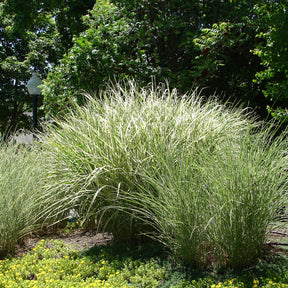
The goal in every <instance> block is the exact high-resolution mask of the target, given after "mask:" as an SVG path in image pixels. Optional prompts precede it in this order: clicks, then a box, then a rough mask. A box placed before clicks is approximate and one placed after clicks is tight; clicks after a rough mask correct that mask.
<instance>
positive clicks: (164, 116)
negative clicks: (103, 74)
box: [41, 82, 287, 268]
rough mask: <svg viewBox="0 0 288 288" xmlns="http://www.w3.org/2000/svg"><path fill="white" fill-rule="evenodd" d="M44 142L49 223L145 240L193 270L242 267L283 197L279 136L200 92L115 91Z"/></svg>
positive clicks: (51, 130)
mask: <svg viewBox="0 0 288 288" xmlns="http://www.w3.org/2000/svg"><path fill="white" fill-rule="evenodd" d="M41 141H42V142H43V149H44V151H45V153H46V156H45V157H46V159H49V165H50V168H49V169H48V171H47V173H48V175H49V177H48V178H49V179H48V185H47V187H46V189H47V195H49V197H51V199H50V200H51V203H53V202H54V203H56V204H55V205H54V206H53V205H52V206H51V207H49V209H47V216H49V217H51V216H53V215H58V216H61V215H65V213H67V211H68V210H69V209H71V208H76V209H77V210H78V212H79V214H80V215H81V216H83V217H84V218H85V217H86V219H91V217H94V218H95V221H97V222H98V223H101V224H102V225H103V226H104V229H106V230H107V231H110V232H112V233H113V235H114V237H115V239H118V240H121V241H124V240H131V239H132V238H133V237H135V236H137V235H138V234H141V233H142V234H146V235H148V236H150V237H153V238H155V239H157V240H159V241H160V242H161V243H163V244H164V245H166V246H167V247H169V248H170V249H171V251H172V253H173V255H174V257H175V258H177V259H179V260H181V261H184V262H186V263H187V264H189V265H192V266H196V267H198V268H204V267H207V266H210V265H213V266H215V265H216V266H220V267H225V266H232V267H234V268H236V267H237V268H238V267H243V266H247V265H249V264H250V263H251V261H253V260H254V259H255V257H257V256H259V255H260V254H261V251H262V246H263V243H264V240H265V233H266V229H267V226H268V224H269V221H271V219H272V218H273V215H274V213H275V211H276V209H277V208H278V207H280V206H281V205H283V201H284V200H285V198H286V184H287V179H286V178H287V177H286V174H285V173H286V172H285V171H286V169H287V167H286V166H287V155H286V148H287V142H286V139H285V134H284V133H282V134H281V135H280V136H278V138H277V137H276V136H275V135H274V134H273V125H272V124H271V125H270V124H269V125H261V124H260V123H256V122H255V121H254V120H253V119H251V117H250V116H249V115H248V114H247V113H246V112H245V111H243V110H239V109H235V108H233V107H231V106H230V107H227V106H224V105H220V104H219V103H218V102H217V101H216V100H215V99H212V100H211V99H210V100H208V101H202V99H201V98H200V96H199V95H197V92H192V93H190V94H189V95H178V94H177V91H176V90H172V91H170V90H169V89H168V88H166V87H165V86H158V87H154V86H151V87H148V88H145V89H140V88H138V87H137V86H135V83H133V82H130V83H129V85H128V86H127V85H126V86H120V85H118V86H114V87H111V88H110V89H107V90H106V91H104V92H103V93H102V94H101V97H100V99H99V98H98V99H94V98H93V97H91V96H87V105H86V106H85V107H75V109H74V110H73V112H72V113H71V114H70V115H69V116H67V118H66V119H65V121H63V122H57V123H56V125H52V126H51V127H48V128H47V131H46V133H45V134H44V135H43V137H42V140H41ZM47 161H48V160H47ZM52 198H53V199H54V200H53V199H52ZM52 200H53V201H52Z"/></svg>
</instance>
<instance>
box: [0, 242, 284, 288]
mask: <svg viewBox="0 0 288 288" xmlns="http://www.w3.org/2000/svg"><path fill="white" fill-rule="evenodd" d="M154 244H155V243H154ZM154 244H151V243H150V244H145V245H142V246H137V245H136V246H135V245H134V246H133V245H115V244H111V245H102V246H94V247H93V248H92V249H87V250H82V251H76V250H75V249H74V247H73V246H67V245H65V242H64V241H63V240H62V241H59V240H53V239H51V240H41V241H39V242H38V244H37V245H36V247H34V248H33V249H32V250H31V251H30V252H29V253H27V254H26V255H23V256H22V257H18V258H11V259H5V260H2V261H0V287H5V288H14V287H15V288H16V287H23V288H26V287H27V288H28V287H39V288H41V287H51V288H60V287H98V288H100V287H101V288H102V287H107V288H108V287H109V288H119V287H121V288H128V287H135V288H136V287H147V288H149V287H151V288H152V287H153V288H156V287H159V288H165V287H166V288H168V287H171V288H192V287H199V288H205V287H210V288H224V287H226V288H236V287H239V288H242V287H243V288H246V287H247V288H248V287H253V288H257V287H267V288H268V287H269V288H270V287H271V288H272V287H287V286H288V272H287V271H288V270H287V268H288V262H287V258H286V257H280V256H279V255H278V256H276V257H275V256H274V257H273V259H272V258H271V259H269V261H268V259H267V260H264V259H263V260H262V261H259V263H258V265H256V266H255V267H250V269H249V270H247V271H242V272H238V273H236V272H231V271H230V272H228V273H226V274H215V273H200V272H199V271H196V270H192V269H189V268H187V267H184V266H179V265H177V266H176V265H174V264H175V263H174V264H173V262H172V263H171V261H169V258H167V254H163V251H162V252H161V253H160V254H159V253H156V254H154V255H153V253H151V250H152V251H153V250H154V249H155V248H157V246H158V245H156V246H155V247H154V248H153V245H154Z"/></svg>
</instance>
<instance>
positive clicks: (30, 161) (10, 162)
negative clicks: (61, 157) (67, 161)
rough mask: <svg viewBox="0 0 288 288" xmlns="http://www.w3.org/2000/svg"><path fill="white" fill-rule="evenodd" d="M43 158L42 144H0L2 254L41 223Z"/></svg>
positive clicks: (0, 252) (12, 247)
mask: <svg viewBox="0 0 288 288" xmlns="http://www.w3.org/2000/svg"><path fill="white" fill-rule="evenodd" d="M42 167H43V159H42V158H41V154H40V153H39V150H38V148H35V147H34V146H32V145H30V146H29V147H24V146H20V145H17V144H14V143H12V142H9V143H6V144H5V143H2V144H1V147H0V195H1V197H0V255H1V257H3V256H6V255H7V254H8V253H9V252H13V251H14V249H15V245H16V244H17V243H18V241H19V240H20V238H21V237H23V236H24V235H25V234H26V233H27V232H29V231H30V229H32V228H33V227H34V225H36V224H37V223H38V219H37V217H38V216H37V215H39V214H40V213H41V209H42V207H41V206H42V205H44V203H40V202H39V198H40V197H41V193H42V190H41V189H40V185H41V180H40V179H44V178H43V174H42V173H43V171H42Z"/></svg>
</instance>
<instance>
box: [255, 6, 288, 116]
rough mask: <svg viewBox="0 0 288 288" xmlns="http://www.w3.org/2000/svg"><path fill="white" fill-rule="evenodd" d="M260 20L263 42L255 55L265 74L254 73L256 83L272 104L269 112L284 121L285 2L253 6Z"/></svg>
mask: <svg viewBox="0 0 288 288" xmlns="http://www.w3.org/2000/svg"><path fill="white" fill-rule="evenodd" d="M255 12H256V13H257V15H258V17H259V20H258V21H259V27H260V29H259V33H258V35H257V36H258V38H259V39H261V40H262V41H261V42H260V43H259V45H258V46H257V48H256V49H255V50H254V54H256V55H257V56H259V57H260V58H261V60H262V65H263V68H264V70H263V71H259V72H257V73H256V80H255V82H256V83H264V91H263V93H264V95H265V97H266V98H267V99H268V100H270V101H271V103H272V105H271V107H268V110H269V112H271V114H272V116H273V117H274V118H276V119H279V120H282V121H287V120H288V113H287V110H286V107H287V104H288V92H287V91H288V14H287V5H286V4H284V1H277V2H276V1H275V2H274V1H272V2H271V1H267V3H265V4H262V5H261V4H259V5H257V6H255Z"/></svg>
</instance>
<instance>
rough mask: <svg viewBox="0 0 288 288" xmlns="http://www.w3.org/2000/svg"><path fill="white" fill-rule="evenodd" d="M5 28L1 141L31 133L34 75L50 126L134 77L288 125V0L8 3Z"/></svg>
mask: <svg viewBox="0 0 288 288" xmlns="http://www.w3.org/2000/svg"><path fill="white" fill-rule="evenodd" d="M24 10H25V13H23V11H24ZM0 23H1V29H0V37H1V45H0V63H1V64H0V70H1V73H0V75H1V76H0V83H1V86H0V93H1V98H0V110H1V111H0V112H1V113H0V131H1V132H2V133H3V132H4V131H6V132H7V131H12V130H13V129H15V128H16V127H18V128H20V127H22V126H25V125H26V126H27V127H30V126H31V120H30V122H29V121H28V120H29V119H30V118H29V117H27V116H25V114H23V112H24V111H26V110H29V109H30V110H31V103H30V102H31V99H30V98H29V96H28V95H27V92H26V88H25V83H26V82H27V79H28V78H29V77H30V75H31V69H35V70H37V71H38V72H39V74H40V75H41V77H42V78H43V79H46V80H45V81H44V86H43V93H42V94H43V97H44V102H43V105H42V106H41V109H42V110H41V112H42V116H44V115H46V118H47V117H49V116H50V115H54V116H60V115H62V114H65V112H66V109H67V107H69V106H70V103H71V102H74V101H75V100H77V102H78V103H81V102H82V101H83V98H82V96H81V92H82V91H83V90H89V91H98V90H99V89H102V88H103V87H104V86H105V84H106V82H107V81H109V80H112V81H113V80H115V79H116V80H122V79H125V78H132V77H133V78H135V79H136V80H137V81H138V82H139V83H140V84H141V85H142V84H146V83H147V82H150V81H151V79H152V78H154V79H156V81H158V82H159V81H165V80H166V79H167V80H168V81H169V83H170V85H171V87H177V88H178V89H179V90H180V91H181V92H185V91H187V90H190V89H191V88H192V87H195V86H200V87H201V88H205V89H204V92H205V94H206V95H211V94H213V93H214V92H215V91H216V93H217V94H218V95H220V97H221V98H222V99H223V100H227V99H230V101H233V102H244V104H245V105H249V106H252V107H253V108H255V109H256V111H257V112H258V113H259V114H260V115H261V116H262V117H264V118H266V117H267V106H268V111H270V113H271V115H272V116H274V117H275V118H278V119H281V120H285V119H286V118H287V117H286V110H285V107H286V105H287V92H286V91H287V71H288V68H287V67H288V57H287V55H288V54H287V39H288V37H287V31H288V30H287V25H288V21H287V8H286V4H285V1H268V0H260V1H259V0H257V1H256V0H252V1H246V0H241V1H234V0H230V1H220V0H211V1H200V0H193V1H179V0H169V1H163V0H133V1H132V0H123V1H118V0H111V1H105V0H98V1H95V0H85V1H76V0H69V1H55V0H49V1H45V2H43V1H39V0H35V1H30V2H29V1H28V2H25V3H23V1H20V0H13V1H12V0H4V1H3V2H2V3H1V4H0Z"/></svg>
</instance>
